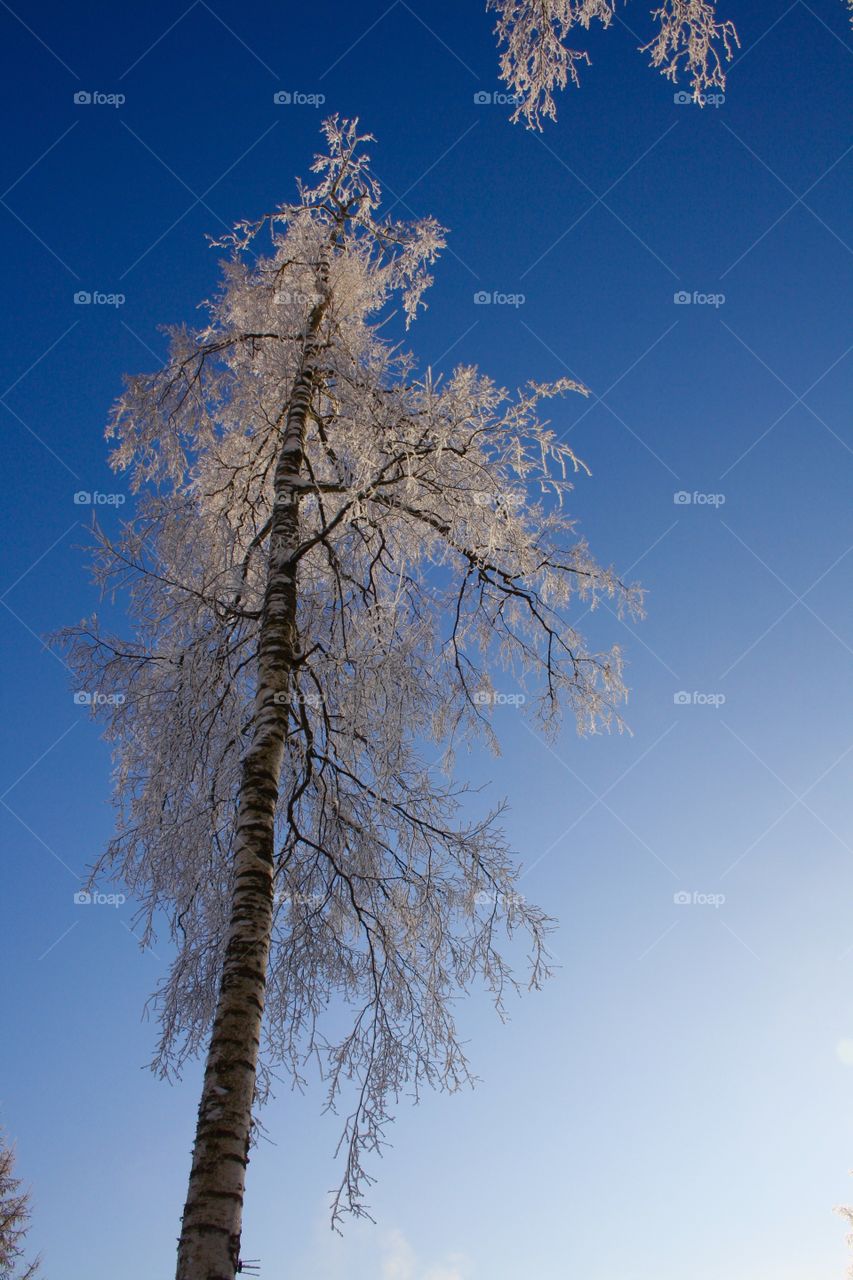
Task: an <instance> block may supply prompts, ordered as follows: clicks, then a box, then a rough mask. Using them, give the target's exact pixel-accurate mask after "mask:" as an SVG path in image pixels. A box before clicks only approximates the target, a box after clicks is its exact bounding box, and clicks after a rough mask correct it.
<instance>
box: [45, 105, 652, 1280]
mask: <svg viewBox="0 0 853 1280" xmlns="http://www.w3.org/2000/svg"><path fill="white" fill-rule="evenodd" d="M324 129H325V135H326V141H327V144H328V147H327V151H326V153H325V154H322V155H320V156H318V157H317V158H316V161H315V163H314V166H313V170H312V172H313V173H314V174H315V175H317V176H316V181H315V182H314V185H308V186H302V185H300V188H299V197H298V199H297V200H296V201H295V202H294V203H292V204H287V205H284V206H281V207H280V208H279V209H278V210H277V211H276V212H274V213H272V214H270V215H268V216H266V217H264V218H262V219H260V220H259V221H258V222H255V223H243V224H240V225H239V226H238V227H237V228H236V229H235V231H234V233H233V234H232V235H231V236H229V237H226V240H225V241H224V242H220V243H224V244H225V245H226V247H227V248H228V250H229V254H228V258H227V261H226V263H225V265H224V270H223V278H222V283H221V287H220V289H219V292H218V293H217V294H216V296H215V297H214V298H213V299H212V301H210V302H209V303H208V304H207V313H208V320H207V323H206V324H205V325H204V327H202V328H201V329H199V330H191V329H187V328H179V329H175V330H173V331H172V333H171V351H170V355H169V358H168V362H167V364H166V365H165V367H164V368H163V369H162V370H161V371H159V372H157V373H154V374H149V375H145V376H140V377H134V378H131V379H130V380H129V381H128V383H127V386H126V390H125V392H124V394H123V396H122V397H121V398H120V400H119V401H118V403H117V406H116V409H115V412H114V416H113V418H112V421H111V425H110V427H109V434H110V435H111V436H112V437H113V438H114V440H115V441H116V447H115V450H114V452H113V454H112V465H113V467H114V468H115V469H116V470H117V471H125V472H128V473H129V476H130V481H131V485H132V488H133V489H134V490H135V491H136V493H137V495H138V498H137V504H136V509H135V514H134V516H133V517H132V518H131V519H130V521H129V522H128V523H126V524H125V525H124V526H123V528H122V530H121V533H120V534H119V535H118V536H117V537H116V538H109V537H107V536H106V535H105V534H103V533H99V535H98V549H97V553H96V573H97V578H98V580H99V581H100V583H101V584H102V587H103V588H104V590H105V591H106V592H107V593H109V594H112V593H114V592H118V593H119V594H120V595H121V594H123V595H124V597H125V598H127V599H128V601H129V605H128V607H129V610H130V614H131V617H132V620H133V625H132V635H131V638H129V639H124V638H121V637H120V636H116V635H113V634H111V633H108V632H107V631H106V630H104V629H102V627H101V625H100V624H99V622H98V620H97V618H92V619H90V620H88V621H87V622H86V623H84V624H82V625H81V627H80V628H79V629H75V630H74V631H73V632H72V633H69V651H70V654H71V657H72V659H73V662H74V664H75V666H76V668H77V671H78V672H79V674H80V677H81V679H82V680H83V681H84V683H85V687H87V688H92V689H97V690H98V691H99V693H100V694H103V695H106V697H101V698H99V699H98V703H99V704H100V706H101V708H102V714H104V715H105V716H106V717H107V725H106V732H107V735H108V737H109V738H110V739H111V740H112V743H113V744H114V751H115V760H116V800H117V805H118V811H119V816H118V826H117V831H116V834H115V837H114V838H113V840H112V842H111V844H110V845H109V848H108V850H107V851H106V853H105V855H104V857H103V859H102V860H101V862H100V864H99V865H98V867H97V868H96V870H95V876H98V875H100V874H101V873H103V874H110V875H114V876H117V877H119V878H120V879H121V880H122V881H123V883H124V884H125V885H127V886H129V888H130V890H131V891H132V893H133V894H134V895H135V896H136V899H137V901H138V902H139V903H140V904H141V912H142V915H143V917H144V920H145V938H146V940H147V939H150V938H152V937H153V936H154V933H155V930H156V929H157V928H158V927H160V922H161V921H162V920H163V919H168V921H169V922H170V927H171V936H172V938H173V940H174V943H175V949H176V954H175V959H174V964H173V966H172V969H171V973H170V975H169V977H168V979H167V980H166V981H165V983H164V986H163V987H162V988H161V990H160V991H159V993H158V995H157V997H156V1001H157V1004H158V1006H159V1012H160V1017H161V1024H162V1038H161V1040H160V1044H159V1051H158V1054H157V1058H156V1066H157V1067H158V1069H159V1070H160V1071H161V1072H163V1073H164V1074H170V1073H172V1072H175V1071H179V1070H180V1067H181V1065H182V1064H183V1063H184V1061H185V1060H186V1058H187V1056H188V1055H193V1054H196V1053H198V1052H199V1051H203V1050H204V1049H205V1047H206V1046H207V1060H206V1071H205V1077H204V1085H203V1093H202V1098H201V1103H200V1107H199V1112H198V1127H197V1133H196V1140H195V1148H194V1155H193V1162H192V1171H191V1175H190V1183H189V1191H188V1196H187V1201H186V1208H185V1211H184V1217H183V1227H182V1233H181V1240H180V1246H179V1262H178V1277H179V1280H224V1278H226V1277H227V1278H229V1280H230V1278H231V1277H233V1276H234V1274H235V1270H236V1269H237V1267H238V1260H239V1245H240V1228H241V1213H242V1203H243V1193H244V1178H245V1171H246V1164H247V1160H248V1150H249V1141H250V1131H251V1125H252V1117H253V1107H254V1106H255V1104H256V1103H257V1102H259V1101H261V1100H262V1099H263V1097H264V1096H265V1095H266V1093H267V1092H268V1090H269V1087H270V1081H271V1078H272V1073H274V1072H279V1073H281V1072H284V1074H285V1075H286V1076H287V1075H289V1076H290V1078H291V1079H292V1080H293V1081H295V1082H296V1083H298V1084H301V1083H302V1080H303V1073H304V1072H305V1069H306V1063H308V1062H309V1061H313V1062H314V1063H316V1064H318V1066H319V1069H320V1072H321V1075H322V1077H323V1078H324V1080H325V1084H326V1087H327V1090H328V1093H327V1101H328V1105H329V1107H330V1108H332V1109H333V1110H336V1109H338V1107H339V1105H341V1106H343V1104H344V1100H345V1099H350V1098H351V1099H352V1101H351V1103H350V1102H349V1101H347V1102H346V1105H345V1106H344V1107H343V1109H344V1112H345V1114H346V1119H345V1121H344V1122H343V1125H342V1129H343V1132H342V1137H341V1144H342V1147H341V1149H342V1151H343V1165H342V1176H341V1184H340V1187H339V1190H338V1193H337V1195H336V1196H335V1199H334V1203H333V1221H336V1220H337V1218H338V1216H339V1215H340V1214H341V1213H342V1212H344V1211H346V1210H352V1211H355V1212H363V1211H364V1210H363V1200H362V1195H363V1190H364V1187H365V1184H366V1182H369V1181H370V1178H369V1176H368V1175H367V1174H366V1173H365V1170H364V1167H363V1158H364V1156H365V1154H366V1153H369V1152H371V1151H376V1150H378V1149H379V1147H380V1146H381V1143H382V1135H383V1129H384V1126H385V1125H386V1123H387V1122H388V1120H389V1119H390V1108H391V1107H392V1106H393V1103H394V1101H395V1099H396V1098H397V1097H398V1095H399V1093H400V1091H401V1090H402V1089H403V1087H404V1086H407V1087H409V1088H410V1089H411V1090H412V1091H413V1092H414V1093H415V1094H417V1093H418V1091H419V1090H420V1089H422V1088H423V1087H424V1086H425V1085H430V1086H437V1087H446V1088H456V1087H458V1086H459V1085H460V1084H461V1083H463V1082H464V1081H466V1080H468V1079H469V1078H470V1077H469V1071H468V1064H467V1062H466V1059H465V1056H464V1053H463V1051H462V1048H461V1046H460V1042H459V1039H458V1037H457V1032H456V1028H455V1026H454V1020H453V1016H452V1011H451V1003H450V1000H451V997H452V995H453V993H454V992H457V991H458V990H460V989H467V988H468V987H469V986H470V984H471V983H472V982H473V981H474V980H475V979H477V978H480V979H482V980H484V981H485V984H486V986H487V988H488V989H489V990H490V991H491V993H492V995H493V997H494V999H495V1001H496V1003H497V1005H498V1007H499V1008H500V1007H501V1006H502V1000H503V996H504V993H505V991H506V990H507V989H508V988H511V987H513V986H515V985H516V979H514V977H513V975H512V971H511V963H510V961H511V959H512V957H511V955H508V954H502V952H501V951H500V950H499V941H500V935H501V934H502V933H503V932H504V928H505V929H506V930H508V931H509V934H510V935H512V934H515V933H518V932H520V934H521V935H522V937H525V936H526V938H527V940H528V944H529V951H528V958H529V970H528V972H527V980H528V982H529V983H530V984H531V985H533V986H537V985H538V984H539V983H540V981H541V979H542V977H543V975H544V973H545V972H546V967H547V958H546V955H545V952H544V951H543V940H544V935H545V933H546V932H547V928H548V924H549V922H548V920H547V918H546V917H545V916H544V915H543V913H542V912H541V911H540V910H539V909H537V908H535V907H533V906H531V905H530V904H528V903H527V902H526V901H525V900H524V899H523V897H522V896H521V895H519V893H518V892H517V891H516V888H515V884H516V877H517V874H518V867H517V865H516V861H515V859H514V857H513V856H512V854H511V852H510V850H509V849H508V847H507V844H506V842H505V839H504V837H503V836H502V834H501V830H500V826H499V825H498V823H497V821H496V820H497V819H498V817H499V812H500V810H499V809H498V810H497V811H495V812H492V813H484V812H481V811H480V809H479V806H477V805H476V803H475V802H474V800H473V798H468V797H466V795H465V790H466V788H465V786H464V785H463V784H459V783H457V782H455V781H454V773H455V771H454V750H455V749H457V748H458V747H460V746H461V747H465V746H467V745H468V744H470V743H471V742H473V741H474V740H476V739H478V738H479V739H485V741H486V742H487V743H488V744H490V745H491V746H492V747H496V745H497V739H496V737H495V734H494V731H493V726H492V722H491V714H492V709H493V707H494V704H495V701H496V698H497V696H498V694H497V693H496V682H499V681H500V680H501V679H505V680H508V681H510V682H511V685H510V687H511V690H512V692H513V694H514V695H515V699H516V700H517V701H520V700H521V699H522V698H526V702H525V703H524V711H525V713H526V714H527V715H528V716H530V717H531V719H532V721H533V722H534V723H535V724H536V725H537V726H538V728H539V729H540V730H541V731H543V732H546V733H549V732H555V731H556V729H557V727H558V725H559V723H560V717H561V714H562V712H563V711H564V710H566V709H568V711H569V712H570V713H572V714H573V716H574V717H575V718H576V721H577V724H578V726H579V728H580V729H581V730H582V731H588V730H589V731H592V730H595V729H596V728H597V727H599V726H601V725H605V724H607V723H608V722H609V721H611V719H612V718H613V716H614V714H615V710H614V708H615V706H616V704H617V703H618V701H619V699H620V698H621V697H622V696H623V693H624V689H623V684H622V678H621V669H620V658H619V653H618V651H617V650H616V649H614V650H613V651H610V652H607V653H597V652H594V651H591V650H590V648H589V647H588V646H587V644H585V642H584V639H583V637H582V636H581V635H580V634H579V633H578V632H577V630H576V629H575V628H574V626H573V625H572V623H571V621H570V620H569V614H570V611H571V609H572V607H573V606H574V605H576V604H577V603H578V602H579V601H581V602H584V605H585V607H588V606H590V605H593V606H594V605H595V603H596V602H597V600H599V599H600V598H602V597H610V598H612V599H613V600H614V601H615V604H616V607H618V608H620V609H621V608H627V609H629V610H637V609H638V608H639V598H638V593H637V591H636V589H633V588H629V587H626V586H625V585H623V584H622V583H621V582H620V581H619V580H618V579H617V578H616V576H615V575H614V574H613V573H612V572H611V571H610V570H607V569H603V568H601V567H600V566H599V565H598V564H597V563H596V561H595V559H594V558H593V557H592V555H591V554H590V551H589V550H588V548H587V546H586V544H585V542H584V541H583V539H582V538H580V537H579V536H578V534H577V532H576V529H575V524H574V521H573V520H572V518H571V517H570V516H569V515H568V514H567V513H566V510H565V506H564V503H565V499H566V497H567V495H568V493H569V491H570V488H571V483H570V478H571V477H572V476H573V475H574V473H575V472H576V471H577V470H578V467H579V465H580V464H579V463H578V460H577V459H576V458H575V456H574V454H573V453H572V450H571V449H570V448H569V447H568V446H567V445H566V444H565V443H563V442H562V441H561V440H560V438H559V436H558V435H557V434H556V433H555V432H554V431H553V430H551V429H550V428H549V427H548V425H547V423H546V422H544V421H543V420H542V417H541V416H540V415H541V411H542V405H543V402H545V401H548V400H550V399H551V398H552V397H555V396H559V395H561V394H562V393H564V392H569V391H578V392H581V393H584V388H583V387H581V386H579V385H578V384H576V383H574V382H571V381H568V380H565V379H563V380H560V381H558V382H555V383H550V384H545V383H538V382H536V383H531V384H529V385H528V386H527V387H526V388H525V389H524V390H522V391H520V392H518V393H516V394H514V395H509V394H508V393H507V392H506V391H504V390H502V389H501V388H500V387H498V386H497V385H496V384H495V383H494V382H492V381H491V380H490V379H489V378H488V377H485V376H483V375H481V374H480V373H478V372H477V371H476V370H475V369H473V368H464V367H462V368H458V369H456V370H455V372H454V373H453V374H452V375H451V376H449V377H447V379H446V380H445V379H443V378H441V377H439V376H436V375H434V374H433V373H431V372H430V371H426V372H419V371H418V369H417V367H416V363H415V360H414V358H413V357H412V356H411V355H410V354H409V353H407V351H405V350H404V349H402V346H401V345H400V343H399V342H395V341H392V340H391V338H390V337H388V336H386V335H387V332H388V326H393V325H394V324H395V323H396V321H395V318H394V316H395V309H399V310H401V312H402V314H403V315H404V316H405V319H406V321H407V324H408V322H410V321H411V320H412V319H413V318H414V317H415V314H416V312H417V310H418V307H419V306H420V305H421V302H422V294H423V292H424V290H425V289H426V287H427V286H428V285H429V284H430V282H431V280H430V276H429V274H428V272H429V267H430V264H431V263H432V262H433V260H434V259H435V257H436V255H437V253H438V251H439V250H440V248H441V247H442V245H443V243H444V235H443V231H442V229H441V228H440V227H439V226H438V224H437V223H436V222H435V221H434V220H432V219H431V218H425V219H422V220H419V221H416V222H412V223H408V224H404V223H401V222H395V221H392V220H389V219H387V218H384V217H383V216H382V215H381V213H380V190H379V187H378V185H377V183H376V181H375V179H374V177H373V176H372V174H371V170H370V167H369V162H368V157H367V155H366V153H365V151H364V144H365V142H366V140H367V136H360V135H359V134H358V132H357V128H356V124H355V123H354V122H346V121H339V120H338V119H337V118H336V117H335V118H332V119H331V120H329V121H327V122H326V124H325V126H324ZM258 255H260V256H258ZM501 673H503V675H501ZM110 695H121V696H120V697H119V696H112V697H111V696H110ZM525 965H526V962H525ZM345 1011H349V1013H348V1015H347V1017H346V1019H345V1016H344V1015H345Z"/></svg>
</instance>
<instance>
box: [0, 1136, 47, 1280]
mask: <svg viewBox="0 0 853 1280" xmlns="http://www.w3.org/2000/svg"><path fill="white" fill-rule="evenodd" d="M30 1213H31V1211H30V1197H29V1193H28V1192H27V1191H24V1190H22V1184H21V1179H20V1178H18V1177H16V1176H15V1152H14V1148H13V1147H12V1146H11V1144H10V1143H9V1142H7V1141H6V1139H5V1137H4V1135H3V1134H2V1133H0V1280H35V1277H37V1276H38V1275H39V1274H40V1261H39V1259H38V1258H35V1259H33V1261H32V1262H26V1261H25V1255H26V1239H27V1233H28V1231H29V1227H30Z"/></svg>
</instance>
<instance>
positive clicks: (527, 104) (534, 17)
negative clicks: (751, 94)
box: [486, 0, 853, 129]
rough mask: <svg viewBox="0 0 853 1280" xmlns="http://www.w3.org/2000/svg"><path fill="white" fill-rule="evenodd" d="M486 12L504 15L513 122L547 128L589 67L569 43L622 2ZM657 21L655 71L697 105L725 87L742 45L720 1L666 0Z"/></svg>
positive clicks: (584, 0)
mask: <svg viewBox="0 0 853 1280" xmlns="http://www.w3.org/2000/svg"><path fill="white" fill-rule="evenodd" d="M848 3H850V4H853V0H848ZM486 8H487V9H493V10H495V11H496V12H497V15H498V21H497V26H496V27H495V34H496V35H497V37H498V42H499V45H500V46H501V49H502V51H501V60H500V74H501V78H502V79H503V80H504V81H505V82H506V84H507V85H508V86H509V88H510V89H511V90H512V92H513V93H514V94H515V95H516V107H515V111H514V112H513V116H512V119H513V120H514V121H518V120H520V119H524V121H525V122H526V124H527V125H528V127H529V128H537V129H541V127H542V117H543V116H548V117H550V119H552V120H555V119H556V118H557V108H556V105H555V103H554V92H555V90H560V89H565V87H566V85H567V84H568V83H569V81H571V82H572V83H573V84H574V85H579V84H580V68H581V66H582V65H584V64H586V65H589V55H588V53H587V52H586V50H583V49H576V48H573V47H572V44H571V43H569V42H570V41H574V38H575V35H576V30H575V29H576V28H578V27H580V28H582V29H584V30H587V31H588V30H589V28H590V27H591V26H592V25H593V24H594V23H596V22H600V23H601V24H602V26H604V27H609V26H610V24H611V22H612V21H613V18H614V17H615V15H616V10H617V0H486ZM652 18H653V20H654V22H655V26H656V32H655V35H654V36H653V38H652V39H651V40H650V41H649V42H648V43H647V44H645V45H642V46H641V52H643V53H648V54H649V56H650V62H651V65H652V66H653V67H657V68H658V70H659V71H660V72H661V73H662V74H663V75H665V76H666V77H667V78H668V79H670V80H672V81H673V83H675V82H676V81H677V80H678V78H679V76H680V75H682V74H683V75H684V76H685V77H686V79H687V82H688V83H689V84H690V87H691V89H692V90H693V95H694V97H695V98H696V100H697V101H698V102H701V101H702V95H703V94H705V93H707V92H708V90H710V89H713V88H719V89H725V87H726V75H725V63H726V62H730V61H731V59H732V57H733V51H734V48H735V46H737V45H739V44H740V41H739V40H738V35H737V32H736V30H735V28H734V24H733V23H732V22H730V21H727V20H724V21H722V22H720V21H718V20H717V12H716V3H715V0H662V3H661V5H660V6H659V8H657V9H654V10H652Z"/></svg>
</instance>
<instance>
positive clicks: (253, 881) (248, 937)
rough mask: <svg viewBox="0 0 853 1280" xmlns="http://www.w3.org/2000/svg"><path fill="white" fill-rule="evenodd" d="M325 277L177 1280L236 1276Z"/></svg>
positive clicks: (286, 507)
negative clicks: (296, 552)
mask: <svg viewBox="0 0 853 1280" xmlns="http://www.w3.org/2000/svg"><path fill="white" fill-rule="evenodd" d="M325 267H326V264H325V262H324V261H321V263H320V270H319V276H320V280H321V284H322V286H323V292H322V293H321V297H320V300H319V301H318V303H317V304H316V306H315V307H314V308H313V310H312V312H311V315H310V319H309V323H308V331H307V335H306V339H305V346H304V351H303V359H302V366H301V369H300V372H299V375H298V377H297V379H296V382H295V384H294V387H293V393H292V395H291V398H290V403H289V405H288V406H287V420H286V425H285V430H284V438H283V440H282V444H281V449H280V452H279V456H278V459H277V463H276V471H275V506H274V508H273V514H272V526H271V531H270V541H269V558H268V569H267V585H266V592H265V596H264V604H263V610H262V615H261V621H260V628H259V636H258V654H257V690H256V694H255V712H254V717H253V726H252V737H251V743H250V746H249V749H248V751H247V753H246V756H245V758H244V761H243V766H242V778H241V783H240V794H239V798H238V814H237V831H236V838H235V850H234V888H233V897H232V902H231V918H230V924H229V930H228V939H227V944H226V950H225V959H224V963H223V968H222V976H221V979H220V984H219V995H218V1001H217V1007H216V1015H215V1018H214V1023H213V1031H212V1033H211V1039H210V1046H209V1048H208V1053H207V1063H206V1066H205V1073H204V1085H203V1088H202V1095H201V1102H200V1104H199V1109H198V1121H197V1125H196V1137H195V1144H194V1147H193V1161H192V1170H191V1172H190V1180H189V1190H188V1193H187V1200H186V1205H185V1208H184V1215H183V1220H182V1227H181V1236H180V1240H179V1243H178V1267H177V1280H234V1277H235V1275H236V1273H237V1269H238V1265H239V1256H240V1231H241V1226H242V1217H243V1195H244V1189H245V1175H246V1166H247V1164H248V1162H249V1137H250V1130H251V1123H252V1106H253V1102H254V1096H255V1077H256V1072H257V1063H258V1049H259V1046H260V1036H261V1022H262V1018H263V1012H264V998H265V993H266V975H267V965H268V961H269V951H270V933H271V929H272V915H273V875H274V857H275V813H276V804H277V801H278V795H279V789H280V784H281V769H282V763H283V759H284V742H285V734H286V731H287V723H288V711H289V701H290V691H291V688H292V684H291V677H292V672H293V667H294V664H295V662H296V660H297V658H298V654H299V637H298V633H297V627H296V601H297V594H296V569H295V565H294V562H293V561H292V559H291V557H292V554H293V552H294V550H295V549H296V547H297V546H298V542H299V498H300V483H299V482H300V479H301V473H302V467H303V456H304V448H305V424H306V417H307V410H308V406H309V402H310V398H311V394H312V390H313V387H314V383H315V377H316V372H317V361H318V357H319V351H320V341H319V336H318V335H319V328H320V323H321V320H322V317H323V313H324V311H325V309H326V304H327V287H326V286H327V276H326V270H325Z"/></svg>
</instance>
